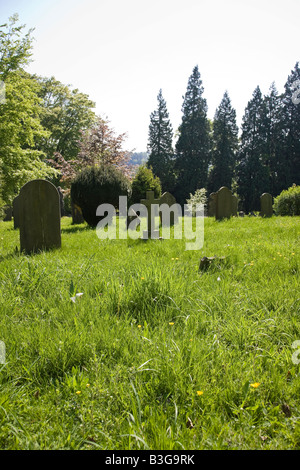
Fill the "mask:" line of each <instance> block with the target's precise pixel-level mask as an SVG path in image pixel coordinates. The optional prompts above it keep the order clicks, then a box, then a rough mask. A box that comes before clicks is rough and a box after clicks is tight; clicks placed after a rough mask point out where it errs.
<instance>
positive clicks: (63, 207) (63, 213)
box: [57, 186, 65, 217]
mask: <svg viewBox="0 0 300 470" xmlns="http://www.w3.org/2000/svg"><path fill="white" fill-rule="evenodd" d="M57 191H58V195H59V204H60V216H61V217H63V216H64V215H65V205H64V195H63V192H62V190H61V187H60V186H58V187H57Z"/></svg>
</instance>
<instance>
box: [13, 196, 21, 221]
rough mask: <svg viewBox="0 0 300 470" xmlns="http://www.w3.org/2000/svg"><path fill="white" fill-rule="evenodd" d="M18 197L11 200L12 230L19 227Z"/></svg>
mask: <svg viewBox="0 0 300 470" xmlns="http://www.w3.org/2000/svg"><path fill="white" fill-rule="evenodd" d="M19 201H20V197H19V196H16V197H15V198H14V200H13V217H14V228H15V229H16V228H19V227H20V209H19Z"/></svg>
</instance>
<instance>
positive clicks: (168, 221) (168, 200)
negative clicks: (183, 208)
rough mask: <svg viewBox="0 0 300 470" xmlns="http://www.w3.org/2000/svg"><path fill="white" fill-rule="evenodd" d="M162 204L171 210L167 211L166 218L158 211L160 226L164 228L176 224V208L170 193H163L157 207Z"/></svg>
mask: <svg viewBox="0 0 300 470" xmlns="http://www.w3.org/2000/svg"><path fill="white" fill-rule="evenodd" d="M162 204H166V205H167V206H168V207H169V209H170V208H171V207H172V206H173V210H171V211H170V210H168V212H169V214H166V215H167V216H168V217H163V213H162V211H161V210H160V211H159V218H160V222H161V224H162V225H164V226H168V225H175V224H178V208H177V205H176V199H175V197H174V196H173V195H172V194H171V193H168V192H166V193H164V194H163V195H162V196H161V198H160V200H159V206H161V205H162ZM162 209H164V208H162Z"/></svg>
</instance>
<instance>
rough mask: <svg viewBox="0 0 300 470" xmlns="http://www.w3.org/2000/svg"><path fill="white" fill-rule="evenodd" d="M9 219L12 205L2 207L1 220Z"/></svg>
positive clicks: (8, 220) (7, 220) (6, 220)
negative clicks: (2, 214)
mask: <svg viewBox="0 0 300 470" xmlns="http://www.w3.org/2000/svg"><path fill="white" fill-rule="evenodd" d="M11 219H12V207H11V206H5V207H4V216H3V222H10V221H11Z"/></svg>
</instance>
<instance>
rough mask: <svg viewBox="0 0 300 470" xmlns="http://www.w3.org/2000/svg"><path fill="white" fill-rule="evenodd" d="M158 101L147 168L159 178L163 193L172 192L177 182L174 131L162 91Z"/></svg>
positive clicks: (150, 136) (152, 120)
mask: <svg viewBox="0 0 300 470" xmlns="http://www.w3.org/2000/svg"><path fill="white" fill-rule="evenodd" d="M157 100H158V107H157V110H155V111H154V112H153V113H151V115H150V125H149V140H148V152H149V159H148V161H147V167H148V168H152V171H153V174H154V175H155V176H158V177H159V179H160V181H161V185H162V188H163V191H169V192H172V191H173V190H174V182H175V178H174V151H173V146H172V140H173V129H172V124H171V122H170V120H169V113H168V110H167V105H166V102H165V100H164V98H163V95H162V90H159V94H158V96H157Z"/></svg>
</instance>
